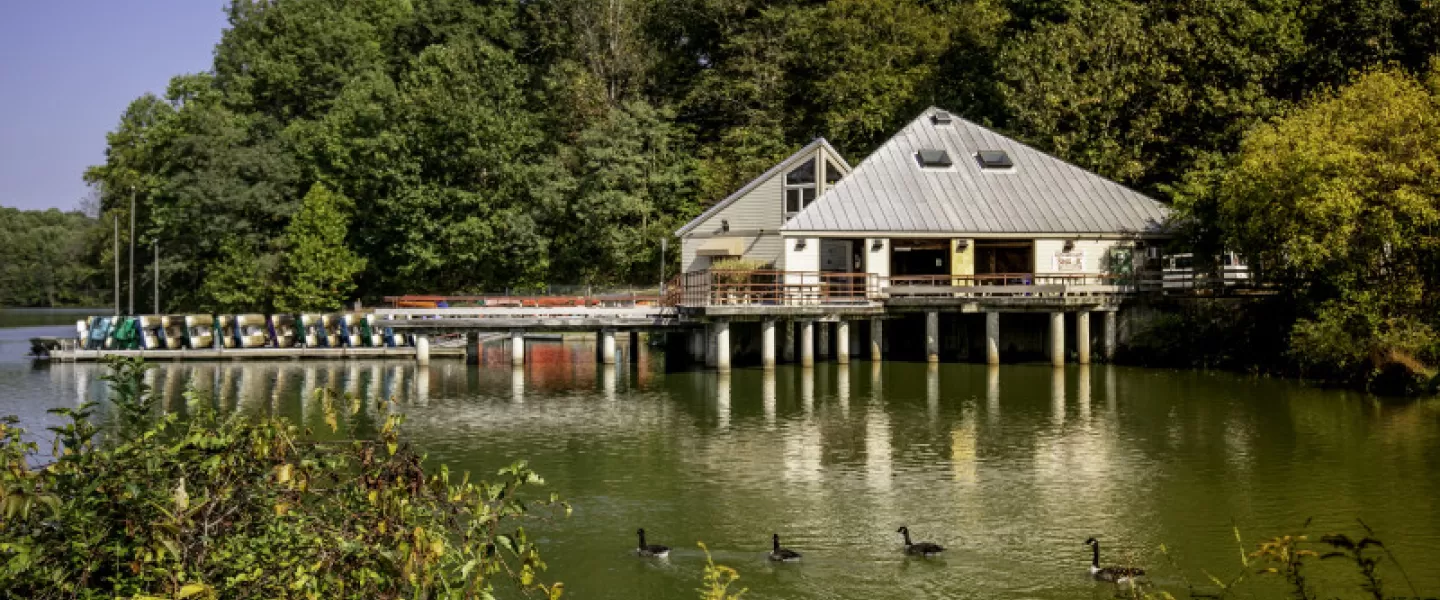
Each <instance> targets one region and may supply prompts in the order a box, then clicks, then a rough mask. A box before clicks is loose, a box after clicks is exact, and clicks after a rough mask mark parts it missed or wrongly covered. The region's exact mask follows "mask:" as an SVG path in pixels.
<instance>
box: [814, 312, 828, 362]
mask: <svg viewBox="0 0 1440 600" xmlns="http://www.w3.org/2000/svg"><path fill="white" fill-rule="evenodd" d="M815 328H816V331H815V346H816V354H817V355H819V356H820V358H822V359H825V358H830V324H829V323H826V322H824V321H816V322H815Z"/></svg>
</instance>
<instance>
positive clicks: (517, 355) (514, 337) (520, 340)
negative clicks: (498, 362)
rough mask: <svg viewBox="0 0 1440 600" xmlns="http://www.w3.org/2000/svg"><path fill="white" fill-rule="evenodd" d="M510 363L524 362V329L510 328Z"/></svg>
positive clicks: (519, 363)
mask: <svg viewBox="0 0 1440 600" xmlns="http://www.w3.org/2000/svg"><path fill="white" fill-rule="evenodd" d="M510 364H512V365H516V366H518V365H523V364H525V330H524V329H511V330H510Z"/></svg>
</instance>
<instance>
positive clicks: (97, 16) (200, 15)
mask: <svg viewBox="0 0 1440 600" xmlns="http://www.w3.org/2000/svg"><path fill="white" fill-rule="evenodd" d="M227 4H228V2H226V1H225V0H39V1H36V0H14V1H6V2H3V3H0V206H9V207H18V208H27V209H28V208H51V207H55V208H62V209H70V208H74V207H75V206H76V205H77V204H78V203H79V201H80V199H81V198H83V197H84V196H85V195H86V194H87V193H88V191H89V190H88V188H87V187H86V186H85V182H84V181H83V180H82V179H81V175H82V174H83V173H84V172H85V168H86V167H88V166H90V165H93V164H98V163H100V162H103V161H104V160H105V133H106V132H108V131H110V130H111V129H114V128H115V125H116V124H117V123H119V121H120V113H121V112H122V111H124V110H125V106H126V105H127V104H129V103H130V101H131V100H134V99H135V98H136V97H138V96H140V95H141V94H144V93H145V92H155V93H157V94H158V93H163V92H164V91H165V86H166V84H167V83H168V82H169V81H170V77H172V76H174V75H178V74H180V73H194V72H198V71H206V70H209V68H210V65H211V62H212V57H213V51H214V48H215V44H216V43H217V42H219V41H220V33H221V30H222V29H223V28H224V27H225V11H224V9H225V6H226V5H227Z"/></svg>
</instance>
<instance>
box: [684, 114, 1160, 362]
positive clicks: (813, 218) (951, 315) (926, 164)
mask: <svg viewBox="0 0 1440 600" xmlns="http://www.w3.org/2000/svg"><path fill="white" fill-rule="evenodd" d="M1168 216H1169V210H1168V208H1167V207H1166V205H1164V204H1162V203H1160V202H1158V201H1156V200H1154V199H1152V198H1149V197H1146V196H1145V195H1143V194H1141V193H1139V192H1136V191H1134V190H1131V189H1129V188H1127V187H1125V186H1123V185H1120V184H1118V183H1116V182H1113V181H1110V180H1108V179H1105V178H1104V177H1101V176H1099V175H1096V174H1094V173H1091V172H1088V171H1086V170H1084V169H1081V168H1079V167H1077V166H1075V165H1072V164H1069V163H1066V162H1065V161H1062V160H1060V159H1058V158H1055V157H1053V156H1050V155H1048V154H1046V153H1044V152H1041V151H1039V150H1036V149H1034V148H1031V147H1029V146H1026V145H1024V144H1022V143H1020V142H1018V141H1016V140H1013V139H1011V138H1008V137H1005V136H1003V135H1000V134H998V133H996V132H994V131H992V130H990V129H988V128H985V127H982V126H980V125H978V124H975V123H972V122H970V121H966V120H965V119H962V118H960V117H958V116H956V115H953V114H951V113H949V112H948V111H945V110H942V109H939V108H934V107H932V108H929V109H927V110H925V111H924V112H922V113H921V114H920V115H919V116H917V117H916V118H915V119H914V120H913V121H911V122H910V123H909V124H908V125H906V126H905V127H904V128H903V129H901V130H900V131H899V132H897V133H896V134H895V135H894V136H893V137H892V138H890V139H889V140H888V141H886V142H885V143H884V144H883V145H882V146H880V147H879V148H878V149H877V150H875V152H874V153H872V154H871V155H870V156H868V157H866V158H865V159H864V160H863V161H862V162H861V163H860V164H859V165H858V166H856V167H854V168H853V170H852V169H851V168H849V166H848V164H847V163H846V162H845V161H844V160H843V158H842V157H841V156H840V155H839V153H838V152H837V151H836V150H835V149H834V148H833V147H832V146H831V145H830V144H829V143H828V142H826V141H825V140H824V139H818V140H816V141H815V142H812V143H811V144H809V145H807V146H805V147H804V148H802V149H800V150H799V151H798V152H796V153H795V154H793V155H791V156H790V157H788V158H786V159H785V160H784V161H782V162H781V163H780V164H777V165H776V166H775V167H774V168H772V169H770V170H769V171H766V172H765V173H764V174H762V175H761V176H760V177H758V178H756V179H755V180H753V181H751V182H750V183H748V184H746V185H745V186H744V187H742V188H741V189H740V190H739V191H737V192H735V194H733V195H731V196H730V197H728V198H726V199H725V200H723V201H721V202H720V203H718V204H716V205H715V206H714V207H712V208H711V209H710V210H707V211H706V212H705V213H703V214H701V215H700V216H699V217H697V218H696V219H694V220H693V221H691V222H690V223H688V224H687V225H685V226H684V227H682V228H681V229H679V230H678V231H677V232H676V235H677V236H678V237H680V238H681V246H682V265H683V269H684V274H683V276H682V278H681V280H679V281H677V285H676V287H677V288H678V290H676V292H675V293H676V294H678V297H677V299H676V301H675V304H677V305H678V306H679V307H680V309H681V310H682V311H683V312H684V313H685V314H686V315H687V316H689V317H691V318H694V319H698V320H701V321H703V322H705V323H707V327H706V330H705V332H704V334H703V337H701V335H699V334H697V336H696V339H695V340H694V342H693V344H692V346H693V348H692V349H693V350H694V351H695V352H697V353H699V354H704V355H705V357H706V359H707V362H709V363H710V364H712V365H716V366H719V367H721V368H725V367H727V366H728V357H729V354H730V349H729V346H730V344H729V339H728V338H729V329H730V325H731V324H732V323H759V327H758V329H759V331H758V335H757V336H756V337H758V338H759V339H760V345H761V349H760V354H761V355H762V361H763V362H764V363H765V364H773V362H774V361H775V354H776V352H775V346H776V343H775V342H774V341H773V338H774V336H775V333H774V329H775V328H776V327H779V328H780V329H781V333H782V335H783V336H784V338H783V339H782V340H781V342H780V349H781V351H782V352H783V353H784V354H785V355H789V354H790V353H791V352H792V351H793V349H794V346H797V345H798V347H799V351H800V352H801V354H802V357H801V361H802V362H810V361H813V360H814V357H813V354H814V353H816V352H818V353H820V354H821V355H826V354H830V355H833V356H835V358H836V359H837V360H840V361H844V360H847V359H848V356H849V353H850V350H851V348H852V347H854V346H856V345H858V344H859V343H860V339H861V338H862V337H868V338H869V340H870V341H869V345H870V347H871V353H872V354H873V355H874V356H875V357H878V356H879V355H880V353H881V352H883V351H885V349H886V348H887V347H891V346H895V345H896V344H902V345H903V347H907V348H908V347H909V346H911V345H913V346H914V347H916V348H920V347H923V348H924V354H925V356H926V358H927V359H928V360H931V361H935V360H938V359H939V357H940V354H941V351H942V347H944V348H947V349H950V350H953V351H954V352H953V353H955V354H957V355H959V356H960V357H961V358H969V357H971V356H978V354H979V353H983V354H984V355H985V356H986V358H987V360H989V361H990V362H998V361H999V356H1000V352H1001V349H1002V348H1007V347H1009V348H1018V347H1021V346H1023V344H1015V343H1012V344H1009V345H1007V344H1006V343H1005V341H1004V340H1002V339H1001V337H1002V336H1001V330H1000V328H1001V325H1000V323H1001V321H1002V320H1012V319H1010V318H1009V317H1007V318H1005V319H1002V314H1005V315H1008V314H1011V313H1013V314H1014V315H1015V318H1014V319H1013V320H1014V321H1016V322H1017V323H1019V324H1020V325H1024V324H1026V323H1027V322H1029V323H1031V324H1033V322H1034V321H1035V320H1036V319H1037V318H1038V319H1040V320H1041V321H1042V322H1043V320H1046V319H1048V321H1049V323H1048V326H1045V325H1044V324H1043V323H1042V325H1041V326H1040V327H1038V328H1036V327H1019V328H1018V329H1016V328H1011V329H1015V331H1017V332H1019V335H1021V336H1022V337H1023V336H1025V335H1028V334H1026V333H1025V332H1026V331H1032V332H1033V331H1035V330H1037V329H1038V330H1039V332H1040V333H1039V334H1038V336H1039V337H1041V338H1043V339H1040V340H1038V341H1036V343H1033V344H1031V346H1034V347H1038V348H1043V349H1044V350H1043V352H1044V353H1045V354H1048V355H1049V357H1050V358H1051V359H1052V360H1053V361H1054V362H1056V363H1057V364H1059V363H1063V362H1064V361H1065V360H1066V359H1067V357H1069V356H1071V355H1070V353H1069V352H1068V351H1067V350H1066V348H1067V344H1066V340H1067V338H1068V339H1069V340H1071V345H1072V347H1073V348H1074V350H1075V353H1074V358H1076V359H1078V360H1079V361H1081V362H1089V360H1090V356H1089V354H1090V352H1089V348H1090V343H1091V337H1092V333H1091V330H1090V327H1089V319H1090V314H1091V313H1095V312H1098V313H1101V314H1103V315H1105V321H1106V325H1105V327H1104V329H1103V331H1101V332H1100V335H1099V336H1097V337H1098V338H1099V341H1100V342H1101V343H1102V345H1103V348H1102V351H1103V353H1104V354H1105V355H1107V356H1108V355H1109V354H1111V353H1112V352H1113V351H1114V346H1115V333H1116V332H1115V329H1116V325H1115V312H1116V311H1117V310H1119V309H1120V307H1121V305H1122V303H1123V301H1124V299H1125V298H1126V297H1128V296H1132V295H1134V294H1136V293H1139V292H1141V291H1143V287H1144V284H1143V282H1142V281H1141V280H1140V279H1139V277H1138V271H1139V270H1141V269H1143V268H1144V266H1145V262H1146V260H1147V259H1152V260H1153V259H1154V258H1158V256H1159V255H1158V246H1159V243H1160V242H1163V241H1164V240H1165V239H1166V238H1167V234H1166V230H1165V223H1166V220H1167V218H1168ZM729 258H739V259H748V260H747V261H746V263H747V264H746V267H745V269H744V270H741V271H737V270H734V269H727V268H725V266H726V265H727V264H732V265H733V264H736V263H734V262H730V263H726V262H722V261H723V260H724V259H729ZM756 265H760V266H759V267H758V268H756ZM966 315H973V317H968V316H966ZM982 315H983V316H982ZM1067 315H1073V319H1072V321H1073V324H1072V325H1068V326H1067V324H1066V316H1067ZM861 319H864V320H867V321H869V325H870V327H869V332H868V335H864V334H860V333H859V332H858V330H859V329H860V328H858V327H856V328H852V327H850V324H851V323H852V322H854V321H856V320H861ZM906 320H914V321H923V332H922V333H921V334H920V335H923V338H924V341H923V343H917V344H906V343H905V342H902V341H901V340H899V339H897V338H898V337H900V336H897V335H891V336H889V339H888V340H887V337H886V336H885V334H884V333H883V327H884V324H885V322H887V321H889V322H892V323H893V324H895V325H898V326H901V327H903V326H904V325H903V323H904V322H905V321H906ZM977 321H983V325H981V324H979V323H977ZM792 322H795V323H799V329H800V330H801V331H800V333H799V336H800V340H799V342H798V344H795V343H794V335H795V333H794V331H793V323H792ZM831 324H833V325H831ZM832 327H833V329H834V332H833V335H831V328H832ZM917 327H919V326H918V325H917ZM981 330H983V332H984V333H983V334H982V333H980V331H981ZM1007 333H1008V331H1007ZM811 336H815V339H811ZM904 337H906V338H907V339H910V338H915V337H919V336H904ZM1031 337H1036V336H1031ZM942 338H946V339H945V340H942ZM942 341H943V342H946V343H942ZM971 350H975V352H973V353H972V352H971Z"/></svg>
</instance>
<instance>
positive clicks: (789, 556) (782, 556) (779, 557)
mask: <svg viewBox="0 0 1440 600" xmlns="http://www.w3.org/2000/svg"><path fill="white" fill-rule="evenodd" d="M770 539H771V540H773V541H774V543H775V549H774V550H771V551H770V560H773V561H775V562H798V561H799V560H800V553H799V552H796V551H794V550H791V549H789V548H781V547H780V534H778V533H776V534H773V535H771V536H770Z"/></svg>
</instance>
